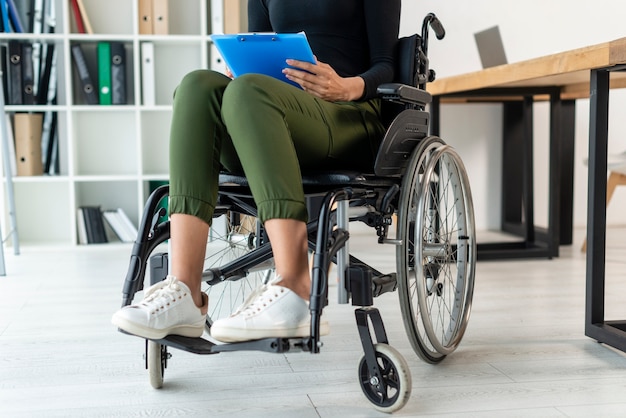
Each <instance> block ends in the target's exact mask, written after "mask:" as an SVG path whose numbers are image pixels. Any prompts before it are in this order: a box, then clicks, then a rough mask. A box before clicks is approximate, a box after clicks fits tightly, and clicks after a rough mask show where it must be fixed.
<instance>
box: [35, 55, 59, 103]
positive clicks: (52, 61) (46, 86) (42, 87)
mask: <svg viewBox="0 0 626 418" xmlns="http://www.w3.org/2000/svg"><path fill="white" fill-rule="evenodd" d="M55 66H56V51H55V45H54V44H53V43H50V44H48V45H46V57H45V61H44V66H43V72H42V73H41V81H40V82H39V88H38V89H37V99H36V102H37V104H40V105H43V104H46V103H48V93H49V92H50V87H51V81H52V83H54V82H55V81H54V80H52V79H51V77H52V69H53V68H54V67H55ZM53 89H54V90H55V91H56V86H53Z"/></svg>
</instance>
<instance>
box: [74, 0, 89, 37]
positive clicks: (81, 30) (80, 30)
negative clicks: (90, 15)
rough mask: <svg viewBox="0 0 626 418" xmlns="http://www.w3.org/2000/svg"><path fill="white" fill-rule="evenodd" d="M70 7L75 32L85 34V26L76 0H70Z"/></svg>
mask: <svg viewBox="0 0 626 418" xmlns="http://www.w3.org/2000/svg"><path fill="white" fill-rule="evenodd" d="M71 5H72V14H73V15H74V22H75V23H76V32H78V33H86V30H85V24H84V23H83V18H82V16H81V15H80V9H79V8H78V0H71Z"/></svg>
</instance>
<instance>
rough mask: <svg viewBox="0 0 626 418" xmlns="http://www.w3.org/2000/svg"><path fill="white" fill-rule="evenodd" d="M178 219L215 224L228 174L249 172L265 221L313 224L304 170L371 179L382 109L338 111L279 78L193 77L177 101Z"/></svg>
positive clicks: (374, 103)
mask: <svg viewBox="0 0 626 418" xmlns="http://www.w3.org/2000/svg"><path fill="white" fill-rule="evenodd" d="M173 107H174V109H173V115H172V125H171V135H170V203H169V209H170V213H185V214H189V215H194V216H197V217H199V218H201V219H203V220H204V221H206V222H207V223H209V224H211V221H212V216H213V211H214V209H215V205H216V201H217V192H218V177H219V172H220V170H221V169H226V170H228V171H233V172H239V173H241V172H243V173H244V174H245V175H246V178H247V179H248V182H249V184H250V189H251V191H252V195H253V197H254V200H255V202H256V205H257V208H258V217H259V219H260V220H261V221H262V222H264V221H266V220H267V219H275V218H281V219H297V220H302V221H306V220H307V219H308V214H307V210H306V205H305V201H304V192H303V188H302V180H301V171H300V170H301V169H304V170H306V169H316V170H317V169H321V170H324V169H338V168H339V169H355V170H362V171H371V168H372V167H373V161H374V157H375V152H376V150H377V148H378V144H379V143H380V140H381V138H382V136H383V134H384V126H383V125H382V123H381V122H380V101H379V100H377V99H375V100H370V101H366V102H342V103H331V102H327V101H324V100H321V99H317V98H315V97H313V96H312V95H310V94H309V93H306V92H304V91H303V90H300V89H298V88H296V87H294V86H291V85H289V84H287V83H284V82H282V81H279V80H276V79H274V78H271V77H267V76H263V75H258V74H249V75H244V76H240V77H238V78H236V79H234V80H231V79H230V78H228V77H226V76H224V75H222V74H220V73H217V72H214V71H209V70H197V71H194V72H191V73H189V74H188V75H186V76H185V77H184V78H183V80H182V81H181V83H180V85H179V86H178V88H177V89H176V93H175V95H174V106H173Z"/></svg>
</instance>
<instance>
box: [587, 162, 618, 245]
mask: <svg viewBox="0 0 626 418" xmlns="http://www.w3.org/2000/svg"><path fill="white" fill-rule="evenodd" d="M585 164H587V160H585ZM607 169H608V171H609V178H608V179H607V182H606V207H607V208H608V207H609V202H610V201H611V198H612V197H613V193H614V192H615V189H616V188H617V186H623V185H626V152H623V153H621V154H613V155H609V156H608V161H607ZM580 251H581V252H583V253H584V252H587V238H585V239H584V240H583V244H582V246H581V247H580Z"/></svg>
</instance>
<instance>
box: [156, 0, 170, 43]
mask: <svg viewBox="0 0 626 418" xmlns="http://www.w3.org/2000/svg"><path fill="white" fill-rule="evenodd" d="M168 7H169V0H152V33H153V34H155V35H167V34H168V33H169V10H168Z"/></svg>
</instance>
